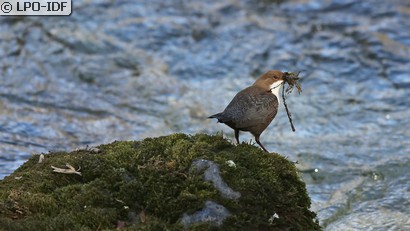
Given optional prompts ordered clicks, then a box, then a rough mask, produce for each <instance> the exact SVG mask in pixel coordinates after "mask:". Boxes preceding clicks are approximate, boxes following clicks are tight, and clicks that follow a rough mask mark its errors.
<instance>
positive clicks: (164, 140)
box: [0, 134, 320, 230]
mask: <svg viewBox="0 0 410 231" xmlns="http://www.w3.org/2000/svg"><path fill="white" fill-rule="evenodd" d="M66 163H68V164H70V165H71V166H73V167H74V168H80V167H81V169H79V170H78V169H76V170H78V172H77V174H76V173H75V171H72V170H69V171H72V172H73V173H74V174H65V173H58V172H54V171H53V169H52V168H51V166H54V167H57V168H61V169H66V168H67V167H66ZM63 171H64V170H63ZM80 174H81V175H80ZM309 207H310V199H309V197H308V195H307V192H306V188H305V184H304V183H303V182H302V181H301V180H300V177H299V175H298V172H297V169H296V168H295V166H294V164H292V163H290V162H289V161H288V160H287V159H286V158H284V157H282V156H280V155H278V154H274V153H273V154H267V153H264V152H263V151H262V150H260V149H259V148H258V147H255V146H253V145H249V144H241V145H238V146H235V145H232V144H231V143H230V142H228V141H227V140H225V139H224V138H223V137H221V136H219V135H216V136H208V135H204V134H198V135H194V136H189V135H185V134H174V135H170V136H165V137H158V138H148V139H145V140H143V141H122V142H114V143H112V144H107V145H101V146H98V147H97V148H92V149H85V150H78V151H74V152H71V153H65V152H60V153H50V154H47V155H45V158H44V160H43V161H42V162H41V163H39V155H35V156H33V157H32V158H31V159H30V160H28V161H27V162H26V163H25V164H23V165H22V166H21V167H20V168H18V169H17V170H16V171H15V172H14V173H13V174H11V175H10V176H8V177H6V178H5V179H3V180H2V181H0V230H110V229H118V228H120V229H122V230H184V229H188V230H320V226H319V225H318V222H317V221H316V215H315V213H313V212H311V211H310V210H309Z"/></svg>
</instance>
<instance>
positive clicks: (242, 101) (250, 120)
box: [208, 70, 285, 152]
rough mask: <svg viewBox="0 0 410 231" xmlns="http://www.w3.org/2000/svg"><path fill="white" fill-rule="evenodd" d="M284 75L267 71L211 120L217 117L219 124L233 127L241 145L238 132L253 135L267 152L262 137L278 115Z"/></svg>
mask: <svg viewBox="0 0 410 231" xmlns="http://www.w3.org/2000/svg"><path fill="white" fill-rule="evenodd" d="M284 75H285V73H282V72H281V71H275V70H272V71H268V72H266V73H265V74H263V75H262V76H260V77H259V78H258V79H257V80H256V81H255V83H254V84H253V85H252V86H250V87H247V88H245V89H243V90H242V91H240V92H239V93H238V94H236V95H235V97H234V98H233V99H232V101H231V102H230V103H229V104H228V106H227V107H226V108H225V110H224V111H223V112H221V113H218V114H215V115H211V116H209V117H208V118H216V119H218V123H224V124H226V125H228V126H229V127H231V128H232V129H233V130H234V131H235V139H236V142H238V144H239V131H247V132H250V133H251V134H252V135H254V136H255V141H256V143H258V144H259V146H260V147H261V148H262V149H263V150H264V151H265V152H268V150H267V149H266V148H265V147H264V146H263V145H262V143H261V142H260V141H259V137H260V135H261V134H262V132H263V131H264V130H265V129H266V128H267V127H268V126H269V124H270V123H271V122H272V120H273V119H274V118H275V116H276V114H277V112H278V106H279V88H280V87H281V86H282V83H283V81H284V79H283V76H284Z"/></svg>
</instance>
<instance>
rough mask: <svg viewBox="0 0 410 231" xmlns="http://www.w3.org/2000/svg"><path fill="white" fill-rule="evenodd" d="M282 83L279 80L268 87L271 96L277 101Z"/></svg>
mask: <svg viewBox="0 0 410 231" xmlns="http://www.w3.org/2000/svg"><path fill="white" fill-rule="evenodd" d="M282 82H283V80H279V81H276V82H274V83H273V84H272V85H270V91H271V92H272V94H274V95H275V96H276V98H278V101H279V99H280V97H279V91H280V89H281V88H282Z"/></svg>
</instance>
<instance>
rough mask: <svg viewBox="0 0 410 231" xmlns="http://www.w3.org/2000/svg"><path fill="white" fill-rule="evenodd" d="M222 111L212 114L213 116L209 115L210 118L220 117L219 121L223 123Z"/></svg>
mask: <svg viewBox="0 0 410 231" xmlns="http://www.w3.org/2000/svg"><path fill="white" fill-rule="evenodd" d="M221 115H222V112H221V113H217V114H215V115H211V116H209V117H208V119H213V118H216V119H218V122H219V123H221V122H222V121H221V119H222V116H221Z"/></svg>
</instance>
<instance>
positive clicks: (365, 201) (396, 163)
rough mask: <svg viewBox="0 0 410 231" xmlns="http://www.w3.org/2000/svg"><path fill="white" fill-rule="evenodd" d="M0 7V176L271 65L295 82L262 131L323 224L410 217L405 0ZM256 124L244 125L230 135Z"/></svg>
mask: <svg viewBox="0 0 410 231" xmlns="http://www.w3.org/2000/svg"><path fill="white" fill-rule="evenodd" d="M73 5H74V8H73V13H72V15H71V16H69V17H1V18H0V58H1V62H0V67H1V68H0V161H1V162H0V179H1V178H3V177H5V176H6V175H8V174H10V173H11V172H12V171H13V170H14V169H16V168H17V167H18V166H19V165H20V164H22V163H23V162H24V161H25V160H26V159H27V158H29V157H30V155H31V154H34V153H47V152H48V151H56V150H63V151H70V150H73V149H76V148H84V147H86V146H87V145H90V146H94V145H98V144H102V143H107V142H111V141H113V140H131V139H137V140H138V139H142V138H145V137H149V136H160V135H167V134H171V133H174V132H184V133H199V132H205V133H208V134H215V133H216V132H220V131H223V133H224V135H226V136H227V137H228V138H230V139H232V138H233V131H232V130H231V129H229V128H228V127H226V126H224V125H221V124H217V123H216V121H214V120H207V119H205V118H206V117H207V116H208V115H211V114H213V113H217V112H220V111H222V110H223V109H224V107H225V106H226V105H227V104H228V103H229V101H230V100H231V99H232V97H233V96H234V95H235V93H236V92H238V91H239V90H241V89H243V88H244V87H246V86H248V85H249V84H251V83H252V82H253V81H254V80H255V78H257V77H258V76H259V75H260V74H261V73H263V72H265V71H267V70H269V69H280V70H283V71H301V76H302V77H303V78H304V79H303V82H302V87H303V92H302V93H301V94H300V95H298V94H296V91H295V92H294V93H293V94H291V95H290V96H289V97H288V100H287V103H288V106H289V107H290V110H291V112H292V114H293V119H294V123H295V127H296V132H295V133H293V132H292V131H291V129H290V125H289V122H288V119H287V117H286V113H285V112H284V110H283V106H282V108H281V109H280V112H279V113H278V115H277V118H276V119H275V120H274V122H273V123H272V124H271V126H270V127H269V128H268V129H267V130H266V131H265V132H264V133H263V134H262V136H261V142H262V143H264V144H265V146H266V147H267V149H269V150H271V151H275V152H279V153H281V154H282V155H286V156H288V157H289V158H290V159H291V160H298V161H299V165H298V167H299V168H300V169H301V171H302V172H303V178H304V180H305V182H306V183H307V188H308V191H309V194H310V196H311V198H312V209H313V210H314V211H316V212H317V213H318V216H319V219H320V222H321V224H322V225H323V226H324V227H325V229H326V230H410V155H409V153H410V20H409V19H410V2H409V1H402V0H371V1H357V0H288V1H268V0H229V1H228V0H225V1H219V0H218V1H216V0H215V1H199V0H198V1H184V0H179V1H178V0H174V1H162V0H149V1H148V0H147V1H110V0H99V1H88V0H82V1H81V0H78V1H75V2H73ZM252 138H253V137H252V136H251V135H249V134H246V133H243V134H242V135H241V140H242V141H246V142H249V141H250V140H251V139H252Z"/></svg>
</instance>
